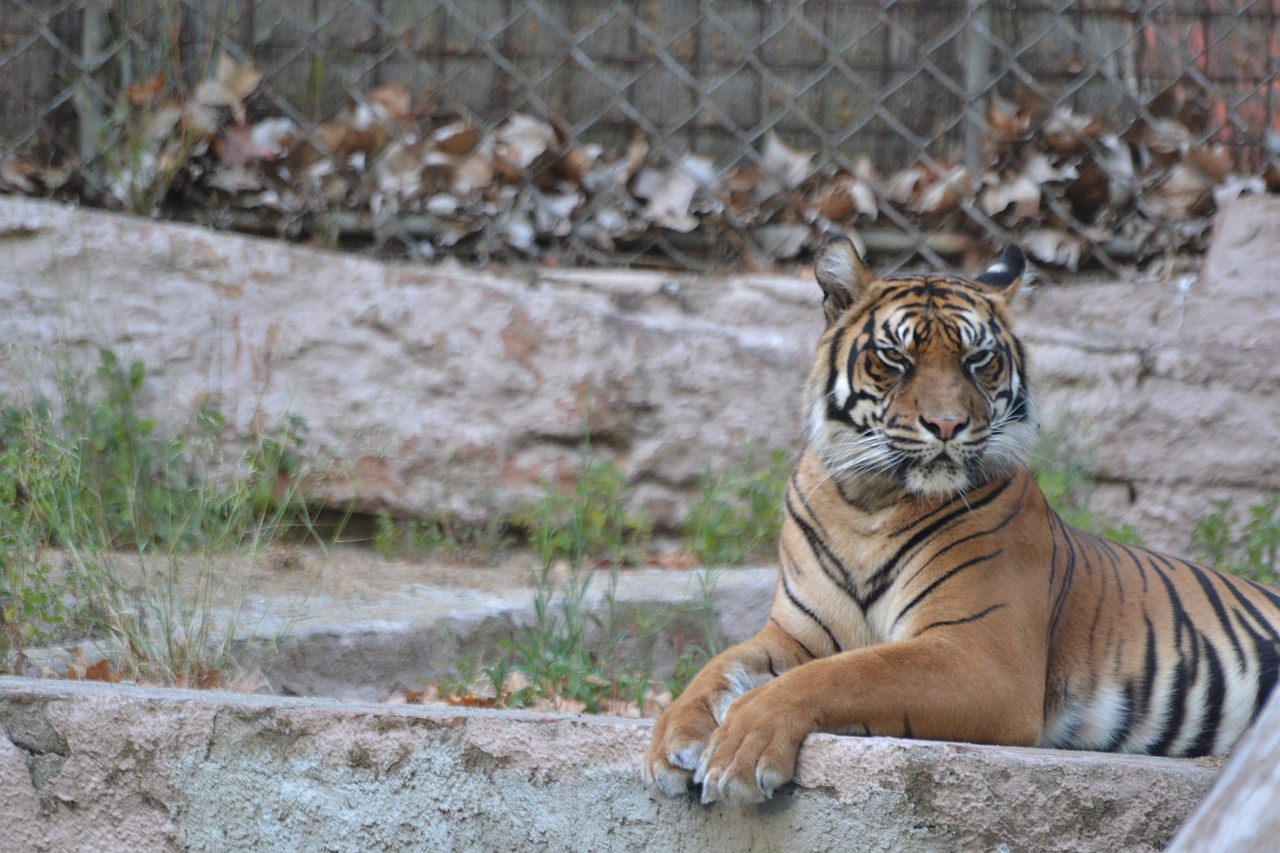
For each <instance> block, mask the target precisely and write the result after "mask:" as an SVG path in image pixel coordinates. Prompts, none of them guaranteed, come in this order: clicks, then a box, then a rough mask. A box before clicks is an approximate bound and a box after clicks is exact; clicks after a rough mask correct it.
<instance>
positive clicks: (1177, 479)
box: [0, 197, 1280, 551]
mask: <svg viewBox="0 0 1280 853" xmlns="http://www.w3.org/2000/svg"><path fill="white" fill-rule="evenodd" d="M1276 233H1280V199H1275V198H1250V199H1242V200H1240V201H1237V202H1236V203H1234V204H1233V205H1232V206H1231V207H1230V208H1229V209H1228V210H1227V211H1226V212H1225V213H1224V214H1223V215H1222V217H1221V220H1220V222H1219V225H1218V230H1217V234H1216V236H1215V242H1214V247H1213V249H1212V251H1211V253H1210V255H1209V257H1208V259H1207V261H1206V262H1205V265H1204V269H1203V271H1202V274H1201V275H1200V276H1199V278H1196V277H1194V276H1192V277H1186V278H1182V279H1176V280H1153V281H1148V282H1145V283H1135V282H1098V283H1091V284H1078V285H1067V286H1053V287H1044V288H1042V289H1039V290H1035V291H1033V292H1032V293H1031V295H1030V296H1029V297H1027V298H1026V299H1024V300H1022V305H1021V309H1020V311H1021V313H1022V314H1023V315H1024V316H1023V318H1022V320H1021V323H1020V328H1021V330H1022V334H1023V336H1024V338H1025V339H1026V341H1027V342H1028V344H1029V347H1030V349H1031V353H1032V356H1033V357H1034V359H1035V363H1036V364H1037V365H1038V368H1039V374H1040V377H1041V382H1040V386H1041V389H1042V393H1041V397H1042V403H1043V404H1042V407H1041V408H1042V419H1043V420H1044V421H1045V423H1046V424H1047V425H1049V426H1059V425H1061V426H1062V427H1063V428H1064V429H1065V431H1066V433H1067V434H1068V435H1069V436H1071V437H1072V438H1073V439H1074V440H1076V441H1077V442H1078V443H1079V444H1081V445H1082V446H1083V447H1085V448H1086V449H1087V450H1090V451H1091V452H1090V453H1089V454H1087V457H1086V461H1088V462H1089V464H1090V466H1091V468H1092V472H1093V474H1094V476H1095V477H1096V478H1097V479H1098V481H1099V483H1100V488H1099V492H1098V496H1097V498H1098V503H1099V506H1100V507H1101V508H1102V510H1103V511H1104V515H1105V516H1106V517H1107V519H1108V520H1109V521H1111V522H1114V523H1117V524H1118V523H1121V522H1125V521H1129V522H1132V523H1133V524H1135V526H1137V527H1138V529H1139V530H1140V531H1141V532H1142V533H1143V534H1144V536H1145V537H1146V541H1147V542H1148V543H1149V544H1152V545H1155V546H1158V547H1162V548H1168V549H1171V550H1175V551H1183V550H1185V548H1186V544H1187V536H1188V533H1189V531H1190V526H1191V522H1192V521H1193V520H1194V519H1196V518H1198V517H1200V516H1203V515H1204V514H1206V513H1207V512H1208V511H1209V509H1210V506H1211V501H1212V500H1214V499H1216V498H1221V497H1231V498H1235V499H1236V500H1237V502H1238V504H1239V505H1241V506H1243V505H1245V504H1247V503H1249V502H1251V501H1255V500H1257V499H1258V498H1259V497H1260V496H1262V495H1264V494H1268V493H1274V492H1276V491H1280V456H1277V454H1275V453H1273V452H1271V450H1270V449H1271V448H1274V447H1276V446H1277V445H1280V338H1277V336H1276V335H1275V332H1274V330H1275V328H1276V327H1277V325H1278V324H1280V292H1277V291H1280V280H1277V278H1276V276H1275V275H1274V270H1275V269H1276V265H1277V264H1278V263H1280V244H1277V243H1276V241H1275V240H1274V239H1273V236H1274V235H1275V234H1276ZM817 297H818V288H817V286H816V285H814V284H813V282H812V281H811V280H808V279H807V278H804V277H801V276H790V277H778V276H775V277H761V276H754V277H740V276H739V277H726V278H719V279H712V278H704V277H697V276H678V277H675V276H668V275H663V274H654V273H644V272H629V271H555V270H543V269H536V268H531V269H527V270H520V269H505V270H496V271H486V272H478V271H474V270H469V269H463V268H460V267H456V266H425V265H421V264H405V263H393V264H388V263H380V262H378V261H375V260H371V259H369V258H365V257H358V256H352V255H342V254H336V253H330V252H322V251H316V250H311V249H307V248H304V247H298V246H293V245H289V244H286V243H282V242H276V241H267V240H258V239H252V238H246V237H242V236H237V235H231V234H219V233H213V232H210V231H206V230H203V229H200V228H196V227H190V226H182V225H173V224H163V223H156V222H150V221H146V220H140V219H132V218H128V217H121V216H114V215H109V214H103V213H99V212H93V211H82V210H76V209H72V208H68V207H62V206H58V205H54V204H50V203H46V202H39V201H32V200H28V199H19V198H11V197H6V198H0V341H3V346H2V347H0V392H4V393H10V394H14V393H26V392H29V390H30V388H31V387H32V385H33V384H34V385H40V386H42V387H44V388H45V390H46V392H47V393H54V392H55V388H54V384H55V383H54V378H55V376H56V375H57V373H58V372H59V371H60V370H62V369H65V368H67V367H68V366H74V367H78V368H79V369H81V370H88V369H92V367H93V366H94V365H95V364H96V360H97V352H98V349H99V348H100V347H108V348H110V349H112V350H114V351H116V352H117V353H118V354H119V355H120V356H121V358H122V359H126V360H133V359H136V360H139V361H141V362H143V363H144V364H145V365H146V366H147V368H148V370H149V374H148V377H149V378H148V381H147V385H146V392H147V396H148V398H149V400H150V401H151V408H152V410H153V414H154V415H155V416H156V417H157V418H158V419H159V420H160V422H161V424H162V427H163V428H166V429H179V428H181V426H182V425H183V424H190V423H191V421H192V419H193V418H194V416H195V413H196V411H197V409H198V408H199V407H200V406H201V405H203V404H212V405H213V406H215V407H216V408H218V409H219V410H220V411H222V413H223V414H224V415H225V416H226V418H227V421H228V425H229V427H228V432H229V433H244V432H248V431H252V430H255V429H256V430H269V429H270V428H271V427H272V426H274V425H277V424H279V423H281V422H282V421H283V419H284V418H285V417H286V416H287V415H290V414H292V415H297V416H300V417H301V418H302V419H303V420H304V421H305V422H306V424H307V425H308V427H309V428H310V433H309V435H308V438H307V444H306V450H307V452H308V453H309V454H313V455H315V456H317V457H318V458H320V459H327V460H329V461H330V462H331V463H332V464H331V466H330V470H329V472H328V478H327V479H326V480H324V481H323V482H320V483H317V485H316V488H315V491H314V497H316V498H317V499H320V500H327V501H329V502H332V503H334V504H337V505H340V506H343V507H345V506H347V505H348V501H352V500H354V501H355V505H356V507H357V508H359V509H365V510H371V511H376V510H380V509H388V510H391V511H393V512H395V513H399V514H429V513H433V512H439V511H440V510H441V508H442V507H447V508H448V509H449V511H451V512H453V513H454V514H455V515H457V516H459V517H462V518H478V517H480V516H483V515H484V514H486V513H488V512H491V511H493V510H495V509H497V510H502V509H505V508H510V506H511V505H512V504H513V503H515V502H517V501H520V500H531V499H536V498H537V497H539V496H540V495H541V494H543V491H544V488H545V486H544V483H545V482H546V481H549V480H550V481H555V480H557V479H563V478H568V477H571V476H572V475H573V472H574V471H575V469H576V467H577V465H578V461H579V451H578V449H577V442H578V440H579V438H580V437H581V435H582V431H583V424H584V421H585V418H586V412H587V409H588V406H587V405H586V401H587V400H588V399H589V400H590V406H589V409H590V429H591V433H592V436H593V445H594V448H595V452H596V453H597V454H598V456H600V457H603V458H610V459H613V460H615V461H616V462H617V463H618V465H619V466H620V467H621V468H622V469H623V470H624V471H625V472H626V474H627V475H628V477H629V479H630V482H631V485H632V486H633V487H634V488H633V494H634V496H635V502H636V503H637V504H639V505H641V506H642V507H643V508H644V510H645V511H646V512H647V514H648V516H649V517H650V519H652V520H653V521H655V522H656V523H658V524H659V525H664V524H665V525H674V524H677V523H678V522H679V519H680V518H681V516H682V514H683V511H684V507H685V505H686V503H687V501H688V500H689V499H690V498H691V497H692V496H693V494H694V492H695V487H696V483H697V479H698V477H699V475H701V474H702V473H704V472H705V471H708V470H711V471H723V470H729V469H732V468H734V467H735V466H738V465H740V464H742V461H743V459H744V458H745V457H747V456H753V457H754V458H755V459H756V460H757V462H759V461H761V460H763V459H764V458H766V456H767V454H768V453H769V452H770V451H772V450H777V449H782V450H787V451H794V450H796V449H797V448H798V447H799V443H800V441H801V440H802V434H801V432H802V430H801V422H800V417H799V411H798V410H799V403H800V386H801V384H802V382H803V379H804V376H805V374H806V372H807V370H808V366H809V363H810V359H811V357H812V348H813V345H814V342H815V341H816V338H817V335H818V332H819V331H820V327H821V319H820V313H819V310H818V299H817Z"/></svg>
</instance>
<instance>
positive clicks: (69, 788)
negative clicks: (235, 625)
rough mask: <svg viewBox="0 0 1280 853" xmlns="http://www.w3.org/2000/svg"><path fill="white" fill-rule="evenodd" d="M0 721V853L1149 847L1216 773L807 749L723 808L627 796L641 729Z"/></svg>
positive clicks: (382, 714)
mask: <svg viewBox="0 0 1280 853" xmlns="http://www.w3.org/2000/svg"><path fill="white" fill-rule="evenodd" d="M0 721H3V723H4V728H3V732H2V734H3V735H4V736H0V789H2V790H3V791H4V793H5V795H4V796H3V797H0V826H5V827H7V829H6V830H5V832H6V836H5V838H4V844H3V846H4V849H5V850H6V851H14V853H18V851H36V850H51V851H67V850H93V851H101V850H121V849H129V850H133V851H149V850H170V849H172V850H178V849H182V850H197V851H199V850H325V851H371V850H410V849H419V850H457V851H467V850H475V851H492V850H515V849H520V850H531V851H537V850H549V851H602V850H616V851H630V850H636V851H640V850H644V851H651V850H707V851H715V850H746V849H750V850H752V851H765V853H767V851H788V853H790V851H796V850H807V851H823V850H849V849H858V850H870V851H894V852H895V853H897V851H903V850H912V851H958V850H1009V851H1023V850H1026V851H1096V850H1107V851H1116V852H1117V853H1118V851H1139V850H1144V851H1145V850H1158V849H1161V848H1162V847H1163V846H1164V844H1165V843H1166V842H1167V841H1168V839H1169V838H1170V837H1171V836H1172V835H1173V833H1174V831H1175V829H1176V828H1177V826H1178V824H1179V823H1180V822H1181V821H1182V820H1183V818H1184V817H1185V816H1186V815H1187V814H1188V813H1189V812H1190V811H1191V809H1193V808H1194V806H1195V804H1196V803H1197V802H1198V801H1199V800H1200V799H1201V798H1202V797H1203V796H1204V794H1205V792H1206V791H1207V790H1208V789H1209V786H1210V785H1211V784H1212V782H1213V779H1214V776H1215V771H1214V770H1213V769H1212V768H1210V767H1208V766H1205V765H1203V764H1200V763H1196V762H1191V761H1181V760H1174V759H1155V758H1138V757H1124V756H1107V755H1100V754H1096V753H1082V752H1081V753H1073V752H1056V751H1051V750H1037V749H1010V748H996V747H982V746H972V745H966V744H948V743H934V742H927V741H903V740H896V739H891V738H846V737H835V736H831V735H814V736H811V737H810V739H809V740H808V741H807V742H806V745H805V747H804V750H803V752H802V753H801V761H800V767H799V770H798V775H797V783H796V784H795V785H792V786H788V787H787V788H786V789H784V791H783V792H782V793H781V794H780V795H779V796H778V797H776V798H775V799H774V800H773V801H771V802H769V803H767V804H766V805H764V806H763V807H761V808H754V809H747V810H742V811H737V810H733V809H729V808H726V807H724V806H713V807H710V808H707V807H703V806H701V805H699V804H697V803H695V802H693V801H692V800H683V801H673V800H666V799H665V798H659V797H656V796H655V795H653V794H651V793H650V792H649V791H648V790H647V789H645V788H644V786H643V785H642V784H641V783H640V781H639V779H638V775H637V771H636V767H637V762H638V759H639V756H640V754H641V752H642V750H643V748H644V745H645V743H646V742H647V739H648V734H649V726H650V723H649V721H641V720H623V719H617V718H603V717H570V716H561V715H549V714H532V713H515V712H496V711H480V710H472V709H453V708H430V707H387V706H378V705H359V704H350V703H337V702H332V701H327V700H301V699H282V698H272V697H261V696H242V695H238V694H228V693H199V692H185V691H177V690H160V689H144V688H133V689H123V688H120V687H112V686H106V685H99V684H88V683H78V684H77V683H69V682H49V681H27V680H22V679H14V678H0ZM33 732H34V733H36V734H35V735H34V737H33V735H32V733H33ZM20 743H28V744H35V743H39V744H43V746H42V747H40V748H45V749H47V748H48V747H49V746H56V745H59V744H63V745H65V751H66V761H65V763H64V764H63V766H62V768H61V769H60V770H59V771H58V772H56V773H55V774H53V775H52V776H51V777H49V778H48V779H47V780H45V782H44V784H43V785H41V786H37V785H35V784H34V783H33V781H32V778H31V776H30V773H29V771H28V752H27V749H28V748H27V747H24V746H22V745H20ZM59 748H61V747H59Z"/></svg>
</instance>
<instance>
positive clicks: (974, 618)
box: [916, 603, 1005, 637]
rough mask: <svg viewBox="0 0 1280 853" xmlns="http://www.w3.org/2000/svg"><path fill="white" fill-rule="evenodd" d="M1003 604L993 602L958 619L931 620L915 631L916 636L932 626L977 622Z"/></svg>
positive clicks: (1001, 607) (1000, 607)
mask: <svg viewBox="0 0 1280 853" xmlns="http://www.w3.org/2000/svg"><path fill="white" fill-rule="evenodd" d="M1004 606H1005V605H1004V604H1003V603H1001V604H993V605H991V606H990V607H988V608H987V609H986V610H983V611H981V612H978V613H974V614H973V615H972V616H964V617H961V618H960V619H944V620H942V621H940V622H931V623H930V624H928V625H925V626H924V627H923V628H921V629H920V630H919V631H917V632H916V636H917V637H919V636H920V635H921V634H923V633H924V632H926V631H932V630H933V629H934V628H945V627H947V626H949V625H967V624H968V623H970V622H977V621H978V620H979V619H985V618H986V617H987V616H988V615H989V614H991V613H994V612H995V611H997V610H1001V609H1003V608H1004Z"/></svg>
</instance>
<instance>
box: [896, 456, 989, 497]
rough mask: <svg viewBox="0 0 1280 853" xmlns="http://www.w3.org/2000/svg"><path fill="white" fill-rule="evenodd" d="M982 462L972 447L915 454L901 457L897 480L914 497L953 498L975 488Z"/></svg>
mask: <svg viewBox="0 0 1280 853" xmlns="http://www.w3.org/2000/svg"><path fill="white" fill-rule="evenodd" d="M981 461H982V449H981V448H980V447H976V446H973V445H964V446H962V447H960V446H957V447H943V448H941V449H938V450H936V451H933V452H925V453H920V452H918V451H917V452H916V453H912V454H904V458H903V459H902V461H901V463H900V464H899V466H898V479H899V482H901V483H902V486H903V488H905V489H906V490H907V491H908V492H910V493H912V494H915V495H920V496H939V495H952V494H955V493H957V492H963V491H965V490H967V489H969V488H971V487H973V486H975V485H977V480H978V477H977V474H978V471H979V470H980V469H981Z"/></svg>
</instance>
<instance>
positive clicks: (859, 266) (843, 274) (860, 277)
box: [813, 236, 871, 326]
mask: <svg viewBox="0 0 1280 853" xmlns="http://www.w3.org/2000/svg"><path fill="white" fill-rule="evenodd" d="M813 274H814V276H815V277H816V278H817V279H818V285H819V286H820V287H821V288H822V311H823V313H824V314H826V316H827V325H828V326H830V325H831V324H832V323H834V322H835V321H836V320H838V319H839V318H840V315H841V314H843V313H844V312H845V311H848V310H849V308H850V307H851V306H852V305H853V303H855V302H857V301H858V298H859V297H860V296H862V294H863V293H865V292H866V289H867V285H869V284H871V272H870V271H869V270H868V269H867V265H866V264H864V263H863V262H862V258H860V257H858V250H857V249H856V248H854V245H853V241H852V240H850V239H849V238H848V237H843V236H836V237H831V238H830V239H828V240H827V242H825V243H823V244H822V248H821V249H819V250H818V254H817V256H816V257H815V258H814V259H813Z"/></svg>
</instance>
